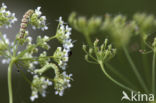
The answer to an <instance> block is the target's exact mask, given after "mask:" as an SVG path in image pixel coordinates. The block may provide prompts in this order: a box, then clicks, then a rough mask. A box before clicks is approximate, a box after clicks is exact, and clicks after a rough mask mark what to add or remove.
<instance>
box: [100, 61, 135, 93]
mask: <svg viewBox="0 0 156 103" xmlns="http://www.w3.org/2000/svg"><path fill="white" fill-rule="evenodd" d="M99 64H100V67H101V69H102V71H103V73H104V74H105V75H106V77H107V78H109V79H110V80H111V81H113V82H114V83H115V84H117V85H118V86H120V87H122V88H124V89H126V90H128V91H130V92H131V91H134V90H133V89H131V88H129V87H127V86H125V85H123V84H121V83H120V82H118V81H116V80H115V79H113V78H112V77H111V76H110V75H109V74H108V73H107V72H106V70H105V68H104V66H103V62H102V61H99ZM134 92H136V91H134Z"/></svg>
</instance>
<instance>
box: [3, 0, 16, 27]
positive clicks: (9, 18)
mask: <svg viewBox="0 0 156 103" xmlns="http://www.w3.org/2000/svg"><path fill="white" fill-rule="evenodd" d="M6 9H7V6H6V5H5V4H4V3H2V7H1V8H0V27H1V26H5V27H6V28H9V27H11V26H12V24H13V23H15V21H17V18H16V17H15V13H11V12H10V11H8V10H6Z"/></svg>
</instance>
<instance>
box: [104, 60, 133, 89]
mask: <svg viewBox="0 0 156 103" xmlns="http://www.w3.org/2000/svg"><path fill="white" fill-rule="evenodd" d="M105 65H106V67H107V68H109V69H110V71H111V72H113V73H114V74H115V75H116V76H118V77H119V78H120V79H121V80H122V81H123V82H125V83H127V84H128V85H129V86H131V87H133V88H136V87H135V86H134V85H133V84H132V83H131V82H129V80H128V79H127V78H125V77H124V76H123V75H122V74H121V73H119V72H118V71H117V70H116V68H114V67H112V66H111V65H110V64H109V63H105Z"/></svg>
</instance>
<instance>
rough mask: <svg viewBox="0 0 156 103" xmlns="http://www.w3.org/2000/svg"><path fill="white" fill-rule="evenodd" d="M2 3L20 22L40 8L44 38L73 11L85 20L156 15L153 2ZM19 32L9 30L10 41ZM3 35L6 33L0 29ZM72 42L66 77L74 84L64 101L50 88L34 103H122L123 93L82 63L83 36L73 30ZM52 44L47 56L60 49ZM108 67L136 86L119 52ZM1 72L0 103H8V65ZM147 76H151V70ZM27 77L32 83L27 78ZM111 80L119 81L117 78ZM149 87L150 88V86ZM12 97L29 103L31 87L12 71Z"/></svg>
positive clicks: (35, 0) (55, 0)
mask: <svg viewBox="0 0 156 103" xmlns="http://www.w3.org/2000/svg"><path fill="white" fill-rule="evenodd" d="M1 2H4V3H6V5H7V6H8V8H9V10H11V11H13V12H15V13H17V17H18V19H19V21H20V19H21V18H22V15H23V14H24V13H25V12H26V10H28V9H30V8H33V9H34V8H36V7H37V6H41V7H42V11H43V15H46V16H47V19H48V23H49V30H48V31H47V32H44V34H48V35H54V34H55V30H56V27H57V21H56V20H57V19H58V18H59V16H62V17H63V19H64V20H65V21H67V20H68V16H69V14H70V13H71V12H72V11H76V12H78V13H79V14H80V15H85V16H88V17H90V16H93V15H98V16H103V15H104V14H105V13H111V14H113V15H115V14H120V13H122V14H124V15H127V16H128V17H131V16H132V15H133V13H135V12H147V13H152V14H156V1H155V0H1V1H0V3H1ZM18 29H19V23H16V26H14V28H13V29H12V30H9V31H10V32H9V33H8V35H9V37H11V38H12V37H14V36H15V34H16V33H17V32H18ZM2 31H4V32H5V30H3V29H2ZM6 32H8V31H6ZM38 33H40V31H37V32H33V36H34V37H35V35H38ZM72 38H73V39H74V40H77V42H76V43H75V47H74V48H73V50H72V52H73V54H72V56H71V57H70V61H69V65H68V69H67V71H68V73H73V79H74V81H73V82H72V87H71V88H70V89H68V90H66V91H65V95H64V96H63V97H59V96H56V95H55V94H54V90H53V88H50V89H49V90H48V93H47V97H46V98H43V99H42V98H40V99H39V100H36V101H35V102H34V103H121V97H122V91H123V89H122V88H119V87H118V86H117V85H115V84H114V83H112V82H111V81H110V80H108V79H107V78H106V77H105V75H103V73H102V71H101V70H100V68H99V66H98V65H94V64H89V63H87V62H86V61H85V60H84V53H83V51H82V49H81V45H82V44H83V43H85V39H84V38H83V36H82V35H81V34H80V33H78V32H77V31H75V30H73V31H72ZM94 39H95V38H94V37H93V40H94ZM101 40H104V38H101ZM55 42H56V41H54V42H51V44H50V45H51V46H52V50H51V51H50V52H49V54H52V53H53V52H52V51H53V50H55V48H56V47H57V46H58V45H59V44H58V43H55ZM133 54H134V55H133V59H135V63H136V65H137V66H138V67H139V71H140V72H141V74H142V76H144V77H146V76H148V75H145V74H147V72H146V71H143V70H142V68H143V67H142V61H140V60H141V58H140V57H141V54H139V53H138V52H135V53H133ZM150 60H151V58H150V57H149V64H150V63H151V62H150ZM111 64H112V65H113V66H114V67H116V68H117V69H118V71H120V72H121V73H122V74H124V76H125V77H126V78H128V79H129V81H131V82H133V83H134V84H135V85H136V86H137V85H138V83H137V80H136V79H135V76H134V75H133V72H132V70H131V68H130V66H129V64H128V62H127V61H126V58H125V56H124V55H123V53H122V51H121V52H120V53H118V54H117V56H116V57H115V58H114V59H113V60H112V61H111ZM0 69H1V70H0V103H8V90H7V78H6V76H7V65H2V64H0ZM15 69H16V68H15ZM147 69H148V68H147ZM149 69H150V67H149ZM148 72H149V73H150V70H148ZM111 75H112V74H111ZM27 76H28V77H29V78H30V79H31V76H30V75H29V74H27ZM112 76H113V77H115V78H116V79H118V77H116V76H114V75H112ZM144 80H145V81H146V83H148V82H149V81H150V80H148V79H144ZM148 86H149V88H150V85H148ZM138 88H139V85H138ZM13 93H14V103H30V99H29V97H30V95H31V90H30V85H29V84H28V83H27V82H26V81H25V80H24V79H23V78H22V76H21V75H20V74H19V73H18V72H16V70H14V75H13ZM123 103H126V101H124V102H123Z"/></svg>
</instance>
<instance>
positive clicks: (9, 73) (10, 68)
mask: <svg viewBox="0 0 156 103" xmlns="http://www.w3.org/2000/svg"><path fill="white" fill-rule="evenodd" d="M13 63H14V60H11V62H10V64H9V67H8V91H9V103H13V94H12V78H11V74H12V67H13Z"/></svg>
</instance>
